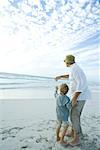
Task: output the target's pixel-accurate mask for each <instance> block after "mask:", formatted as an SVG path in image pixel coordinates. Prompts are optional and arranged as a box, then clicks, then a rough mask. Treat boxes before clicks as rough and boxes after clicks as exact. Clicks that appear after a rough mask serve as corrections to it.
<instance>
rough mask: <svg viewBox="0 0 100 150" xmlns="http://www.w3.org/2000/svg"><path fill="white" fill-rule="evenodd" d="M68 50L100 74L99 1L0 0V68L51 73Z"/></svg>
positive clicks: (60, 69)
mask: <svg viewBox="0 0 100 150" xmlns="http://www.w3.org/2000/svg"><path fill="white" fill-rule="evenodd" d="M68 54H73V55H74V56H75V57H76V62H77V63H78V64H79V65H80V66H81V67H82V69H83V70H84V71H85V73H86V75H87V77H88V78H89V79H91V80H95V79H96V80H99V75H100V72H99V70H100V0H74V1H73V0H3V1H2V0H0V72H8V73H18V74H28V75H39V76H40V75H41V76H49V77H55V76H57V75H60V74H65V73H66V72H67V70H68V69H67V68H66V66H65V64H64V62H63V60H64V58H65V56H66V55H68Z"/></svg>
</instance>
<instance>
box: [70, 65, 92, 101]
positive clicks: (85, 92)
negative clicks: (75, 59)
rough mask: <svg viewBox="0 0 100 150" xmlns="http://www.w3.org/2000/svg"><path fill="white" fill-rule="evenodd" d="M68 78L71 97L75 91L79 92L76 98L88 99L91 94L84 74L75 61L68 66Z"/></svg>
mask: <svg viewBox="0 0 100 150" xmlns="http://www.w3.org/2000/svg"><path fill="white" fill-rule="evenodd" d="M69 80H70V94H71V98H72V96H73V94H74V93H75V92H81V94H80V95H79V96H78V99H77V100H87V99H90V97H91V94H90V90H89V88H88V83H87V79H86V76H85V74H84V72H83V70H82V69H81V68H80V67H79V66H78V65H77V64H76V63H74V64H72V65H71V66H70V74H69Z"/></svg>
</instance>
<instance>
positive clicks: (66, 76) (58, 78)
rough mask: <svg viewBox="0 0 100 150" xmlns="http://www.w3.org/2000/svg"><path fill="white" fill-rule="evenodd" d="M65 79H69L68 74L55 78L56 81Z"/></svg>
mask: <svg viewBox="0 0 100 150" xmlns="http://www.w3.org/2000/svg"><path fill="white" fill-rule="evenodd" d="M67 78H69V74H66V75H60V76H57V77H55V80H56V81H57V80H60V79H67Z"/></svg>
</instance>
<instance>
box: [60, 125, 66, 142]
mask: <svg viewBox="0 0 100 150" xmlns="http://www.w3.org/2000/svg"><path fill="white" fill-rule="evenodd" d="M66 131H67V127H64V129H63V131H62V134H61V137H60V143H61V144H63V143H64V144H67V142H65V141H64V136H65V133H66Z"/></svg>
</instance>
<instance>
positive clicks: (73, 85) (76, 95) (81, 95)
mask: <svg viewBox="0 0 100 150" xmlns="http://www.w3.org/2000/svg"><path fill="white" fill-rule="evenodd" d="M64 62H65V64H66V67H70V74H66V75H61V76H57V77H56V78H55V79H56V80H59V79H63V78H69V80H70V87H69V89H70V93H71V102H72V109H71V111H70V120H71V122H72V126H73V133H74V134H73V135H74V136H73V140H72V141H70V142H69V144H70V145H72V146H74V145H77V144H78V143H79V138H80V136H81V135H82V128H81V124H80V116H81V113H82V110H83V107H84V104H85V102H86V100H87V99H89V98H90V91H89V89H88V84H87V80H86V76H85V74H84V72H83V70H82V69H81V68H80V67H79V66H78V65H77V63H76V62H75V57H74V56H73V55H67V56H66V58H65V59H64Z"/></svg>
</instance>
